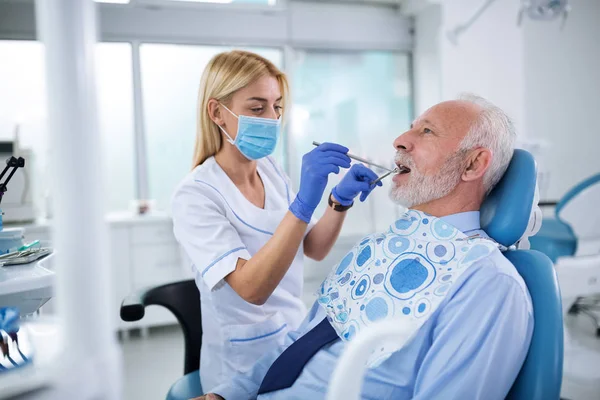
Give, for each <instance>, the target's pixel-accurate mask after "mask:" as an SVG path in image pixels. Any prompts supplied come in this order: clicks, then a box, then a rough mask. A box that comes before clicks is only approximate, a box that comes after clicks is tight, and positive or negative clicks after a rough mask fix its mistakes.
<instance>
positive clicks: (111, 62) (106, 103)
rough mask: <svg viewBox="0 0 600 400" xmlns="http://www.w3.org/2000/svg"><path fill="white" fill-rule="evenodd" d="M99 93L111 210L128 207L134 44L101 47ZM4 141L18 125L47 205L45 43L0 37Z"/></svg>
mask: <svg viewBox="0 0 600 400" xmlns="http://www.w3.org/2000/svg"><path fill="white" fill-rule="evenodd" d="M96 55H97V57H96V62H97V68H96V73H97V86H96V87H97V95H98V118H99V128H100V134H101V136H102V140H103V149H102V150H103V152H102V154H103V158H104V160H103V162H104V178H105V179H106V185H105V187H106V193H107V195H106V196H107V197H106V206H107V210H108V211H117V210H125V209H127V208H128V207H129V203H130V201H131V200H132V199H133V198H134V169H133V168H134V159H133V156H134V142H133V132H134V130H133V94H132V93H133V92H132V73H131V47H130V45H129V44H126V43H100V44H98V46H97V53H96ZM0 76H2V77H3V78H6V79H0V139H1V140H13V138H14V131H15V126H16V125H17V124H18V125H19V141H20V146H21V147H23V148H29V149H31V150H32V152H33V159H32V160H27V163H26V165H27V168H28V170H29V171H31V176H32V182H33V185H32V194H33V196H34V204H35V206H36V208H37V209H38V210H39V211H41V210H43V209H45V205H46V203H45V196H46V195H47V194H50V195H51V193H52V188H51V187H50V186H49V185H48V183H47V182H48V178H49V176H48V173H47V170H48V156H47V155H48V152H50V151H51V149H50V148H49V145H48V130H47V109H46V77H45V65H44V52H43V45H42V44H41V43H39V42H28V41H0Z"/></svg>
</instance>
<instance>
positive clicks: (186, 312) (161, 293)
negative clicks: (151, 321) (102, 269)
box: [120, 279, 202, 400]
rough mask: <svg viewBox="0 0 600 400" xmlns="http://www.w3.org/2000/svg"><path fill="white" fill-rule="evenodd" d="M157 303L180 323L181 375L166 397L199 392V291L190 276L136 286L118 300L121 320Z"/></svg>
mask: <svg viewBox="0 0 600 400" xmlns="http://www.w3.org/2000/svg"><path fill="white" fill-rule="evenodd" d="M150 305H158V306H163V307H165V308H167V309H168V310H169V311H171V312H172V313H173V314H174V315H175V317H176V318H177V321H178V322H179V324H180V325H181V329H182V331H183V337H184V343H185V358H184V365H183V373H184V376H183V377H181V378H179V379H178V380H177V381H176V382H175V383H174V384H173V385H172V386H171V388H170V389H169V392H168V394H167V397H166V400H189V399H190V398H193V397H198V396H201V395H202V386H201V385H200V372H199V371H198V368H199V366H200V347H201V345H202V319H201V314H200V293H199V292H198V288H197V287H196V283H195V282H194V280H193V279H190V280H185V281H181V282H175V283H169V284H166V285H162V286H157V287H154V288H150V289H144V290H140V291H138V292H136V293H134V294H132V295H129V296H127V297H126V298H125V299H124V300H123V302H122V303H121V312H120V313H121V319H122V320H123V321H128V322H133V321H139V320H141V319H142V318H143V317H144V312H145V308H146V307H147V306H150Z"/></svg>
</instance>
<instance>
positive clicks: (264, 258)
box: [225, 211, 308, 305]
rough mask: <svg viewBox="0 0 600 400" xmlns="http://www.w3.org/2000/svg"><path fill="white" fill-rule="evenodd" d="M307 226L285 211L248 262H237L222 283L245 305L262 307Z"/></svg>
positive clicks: (289, 261)
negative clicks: (244, 302) (270, 235)
mask: <svg viewBox="0 0 600 400" xmlns="http://www.w3.org/2000/svg"><path fill="white" fill-rule="evenodd" d="M307 226H308V224H307V223H306V222H304V221H302V220H300V219H298V218H297V217H296V216H294V214H292V213H291V212H289V211H288V212H287V213H286V215H285V216H284V217H283V220H282V221H281V223H280V224H279V226H278V227H277V229H276V230H275V232H274V234H273V237H271V239H269V240H268V241H267V243H266V244H265V245H264V246H263V247H262V248H261V249H260V250H259V251H258V252H257V253H256V254H255V255H254V256H252V257H251V258H250V259H249V260H243V259H238V262H237V265H236V269H235V271H233V272H232V273H230V274H229V275H227V276H226V277H225V281H226V282H227V283H228V284H229V286H231V288H232V289H233V290H235V292H236V293H237V294H238V295H240V297H242V298H243V299H244V300H246V301H247V302H249V303H252V304H256V305H262V304H264V303H265V302H266V301H267V299H268V298H269V296H271V294H272V293H273V291H274V290H275V289H276V288H277V286H278V285H279V282H281V280H282V279H283V277H284V276H285V274H286V273H287V271H288V269H289V268H290V265H292V262H293V261H294V257H295V256H296V253H297V252H298V248H299V247H300V244H301V243H302V239H303V238H304V233H305V232H306V227H307Z"/></svg>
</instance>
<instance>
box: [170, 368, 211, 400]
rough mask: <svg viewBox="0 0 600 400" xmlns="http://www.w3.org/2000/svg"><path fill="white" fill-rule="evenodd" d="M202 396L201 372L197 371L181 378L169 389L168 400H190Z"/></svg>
mask: <svg viewBox="0 0 600 400" xmlns="http://www.w3.org/2000/svg"><path fill="white" fill-rule="evenodd" d="M202 395H203V392H202V385H201V384H200V371H197V370H196V371H194V372H190V373H189V374H186V375H184V376H182V377H181V378H179V379H178V380H177V381H176V382H175V383H174V384H173V385H172V386H171V389H169V393H168V394H167V397H166V400H189V399H192V398H194V397H199V396H202Z"/></svg>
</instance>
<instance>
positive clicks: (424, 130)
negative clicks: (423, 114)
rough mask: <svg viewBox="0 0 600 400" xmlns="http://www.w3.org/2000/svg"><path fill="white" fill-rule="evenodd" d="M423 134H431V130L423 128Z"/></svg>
mask: <svg viewBox="0 0 600 400" xmlns="http://www.w3.org/2000/svg"><path fill="white" fill-rule="evenodd" d="M423 133H428V134H429V133H433V131H432V130H431V129H429V128H424V129H423Z"/></svg>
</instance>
